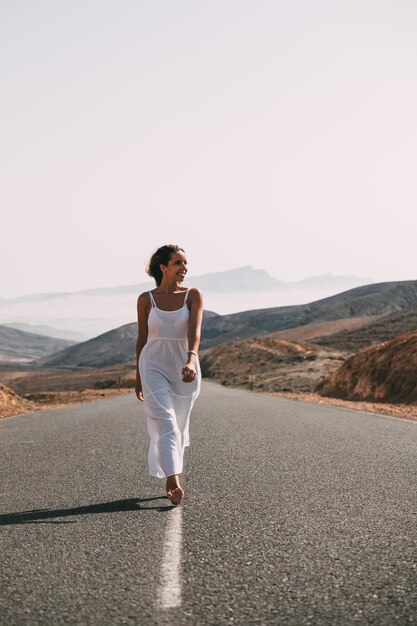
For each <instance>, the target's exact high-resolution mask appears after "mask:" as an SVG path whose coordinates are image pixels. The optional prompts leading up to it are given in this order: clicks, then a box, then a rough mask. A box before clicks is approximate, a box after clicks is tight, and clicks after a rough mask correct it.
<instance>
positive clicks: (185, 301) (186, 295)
mask: <svg viewBox="0 0 417 626" xmlns="http://www.w3.org/2000/svg"><path fill="white" fill-rule="evenodd" d="M189 291H190V290H189V289H187V293H186V294H185V298H184V304H183V305H182V306H185V305H186V304H187V298H188V292H189Z"/></svg>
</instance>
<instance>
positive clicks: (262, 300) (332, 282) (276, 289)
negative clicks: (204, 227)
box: [0, 266, 369, 339]
mask: <svg viewBox="0 0 417 626" xmlns="http://www.w3.org/2000/svg"><path fill="white" fill-rule="evenodd" d="M367 282H368V283H369V280H368V281H367V280H364V279H360V278H355V277H343V276H341V277H335V276H331V275H327V276H324V277H313V278H307V279H305V280H303V281H297V282H293V283H291V282H288V283H287V282H284V281H279V280H276V279H275V278H272V277H271V276H269V275H268V274H267V272H265V271H264V270H261V269H253V268H252V267H249V266H246V267H240V268H237V269H233V270H227V271H224V272H214V273H210V274H204V275H201V276H195V277H194V276H191V275H190V274H189V277H187V280H186V284H187V286H190V287H193V286H197V287H199V288H200V289H201V290H202V291H203V294H204V301H205V307H206V308H207V309H209V310H211V311H217V313H220V314H223V315H224V314H226V313H227V314H228V313H236V312H238V311H247V310H249V309H252V310H254V309H260V308H269V307H281V306H284V305H285V306H287V305H295V304H301V303H305V302H311V301H314V300H319V299H320V298H324V297H326V296H331V295H334V294H335V293H340V292H341V291H344V290H346V289H347V288H352V287H356V286H359V285H363V284H365V283H367ZM153 287H154V281H152V280H151V279H149V280H148V281H146V282H143V283H139V284H135V285H121V286H117V287H109V288H97V289H84V290H80V291H74V292H66V293H41V294H29V295H25V296H21V297H19V298H11V299H8V300H6V299H3V300H0V324H11V325H13V326H14V325H15V324H32V325H35V326H49V327H52V328H60V329H68V330H71V331H74V332H77V333H78V335H79V334H82V335H83V336H84V338H86V339H87V338H93V337H96V336H97V335H99V334H102V333H104V332H107V331H109V330H111V329H114V328H118V327H120V326H123V325H125V324H127V323H129V322H130V321H132V320H134V319H135V311H136V299H137V296H138V295H139V294H140V293H142V292H143V291H148V290H150V289H152V288H153ZM28 331H29V329H28ZM51 335H52V333H51ZM64 338H69V339H79V336H75V337H68V336H67V335H66V336H65V337H64Z"/></svg>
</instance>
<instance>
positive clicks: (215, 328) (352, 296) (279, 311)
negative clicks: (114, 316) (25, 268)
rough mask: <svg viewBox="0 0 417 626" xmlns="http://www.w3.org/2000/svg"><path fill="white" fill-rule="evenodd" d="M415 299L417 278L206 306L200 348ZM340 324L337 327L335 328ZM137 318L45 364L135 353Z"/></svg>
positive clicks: (95, 361)
mask: <svg viewBox="0 0 417 626" xmlns="http://www.w3.org/2000/svg"><path fill="white" fill-rule="evenodd" d="M412 305H417V281H404V282H392V283H379V284H375V285H367V286H364V287H357V288H356V289H351V290H349V291H345V292H343V293H341V294H338V295H335V296H331V297H330V298H324V299H322V300H318V301H315V302H311V303H309V304H305V305H304V304H303V305H296V306H290V307H275V308H271V309H260V310H251V311H244V312H242V313H234V314H231V315H217V314H214V313H210V312H205V315H204V320H203V328H202V341H201V348H202V349H204V348H211V347H214V346H218V345H223V344H227V343H231V342H235V341H241V340H244V339H249V338H251V337H255V336H261V335H265V334H268V333H273V332H275V331H280V330H285V329H290V328H297V327H301V326H304V325H307V324H312V323H321V322H330V321H333V320H346V319H349V318H361V319H360V323H361V324H362V323H365V320H366V317H367V316H369V317H370V318H372V319H373V320H374V319H375V317H376V316H380V317H382V316H383V315H389V314H391V313H393V312H398V311H401V310H402V309H406V308H407V307H409V306H412ZM336 330H339V328H336ZM136 336H137V325H136V323H133V324H127V325H124V326H122V327H120V328H117V329H115V330H112V331H109V332H108V333H105V334H102V335H100V336H99V337H96V338H94V339H91V340H90V341H88V342H84V343H81V344H78V345H77V346H74V347H72V348H70V349H66V350H63V351H62V352H61V353H59V354H54V355H51V356H49V357H45V358H43V359H42V360H41V361H39V363H41V364H43V365H45V366H48V367H65V366H66V367H70V366H78V367H104V366H107V365H115V364H116V363H126V362H128V361H129V360H130V359H133V358H134V354H135V342H136Z"/></svg>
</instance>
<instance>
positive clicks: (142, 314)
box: [135, 292, 150, 402]
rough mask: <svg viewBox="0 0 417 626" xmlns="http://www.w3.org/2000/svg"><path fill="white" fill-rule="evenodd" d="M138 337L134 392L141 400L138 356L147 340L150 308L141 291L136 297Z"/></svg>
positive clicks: (146, 297) (145, 296) (147, 299)
mask: <svg viewBox="0 0 417 626" xmlns="http://www.w3.org/2000/svg"><path fill="white" fill-rule="evenodd" d="M137 309H138V338H137V340H136V387H135V392H136V396H137V398H138V400H141V401H142V402H143V392H142V382H141V380H140V374H139V356H140V353H141V352H142V349H143V346H144V345H145V344H146V342H147V341H148V315H149V309H150V303H149V295H148V293H147V292H145V293H141V294H140V296H139V298H138V305H137Z"/></svg>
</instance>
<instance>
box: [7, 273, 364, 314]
mask: <svg viewBox="0 0 417 626" xmlns="http://www.w3.org/2000/svg"><path fill="white" fill-rule="evenodd" d="M372 282H373V281H372V279H370V278H358V277H357V276H333V275H332V274H326V275H323V276H314V277H310V278H305V279H303V280H298V281H293V282H285V281H280V280H276V279H275V278H272V277H271V276H269V274H268V273H267V272H265V271H264V270H262V269H254V268H253V267H251V266H250V265H246V266H244V267H238V268H236V269H232V270H225V271H224V272H213V273H209V274H202V275H200V276H195V277H189V278H187V285H188V286H189V287H198V288H199V289H201V290H202V291H203V292H216V293H222V292H227V293H230V292H239V293H241V292H245V293H246V292H259V291H288V290H293V289H296V290H297V289H300V288H302V289H304V288H307V289H316V288H320V289H323V288H331V289H336V288H340V289H346V288H352V287H357V286H359V285H364V284H370V283H372ZM154 287H155V283H154V281H153V280H149V281H146V282H143V283H138V284H134V285H121V286H117V287H97V288H95V289H82V290H79V291H72V292H57V293H54V292H51V293H38V294H36V293H35V294H28V295H24V296H19V297H17V298H0V306H8V305H10V304H13V303H35V302H45V301H48V300H55V299H57V298H68V297H70V296H73V295H82V296H92V297H94V296H107V295H111V296H117V295H129V294H132V295H139V294H140V293H141V292H143V291H148V290H149V289H153V288H154Z"/></svg>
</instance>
